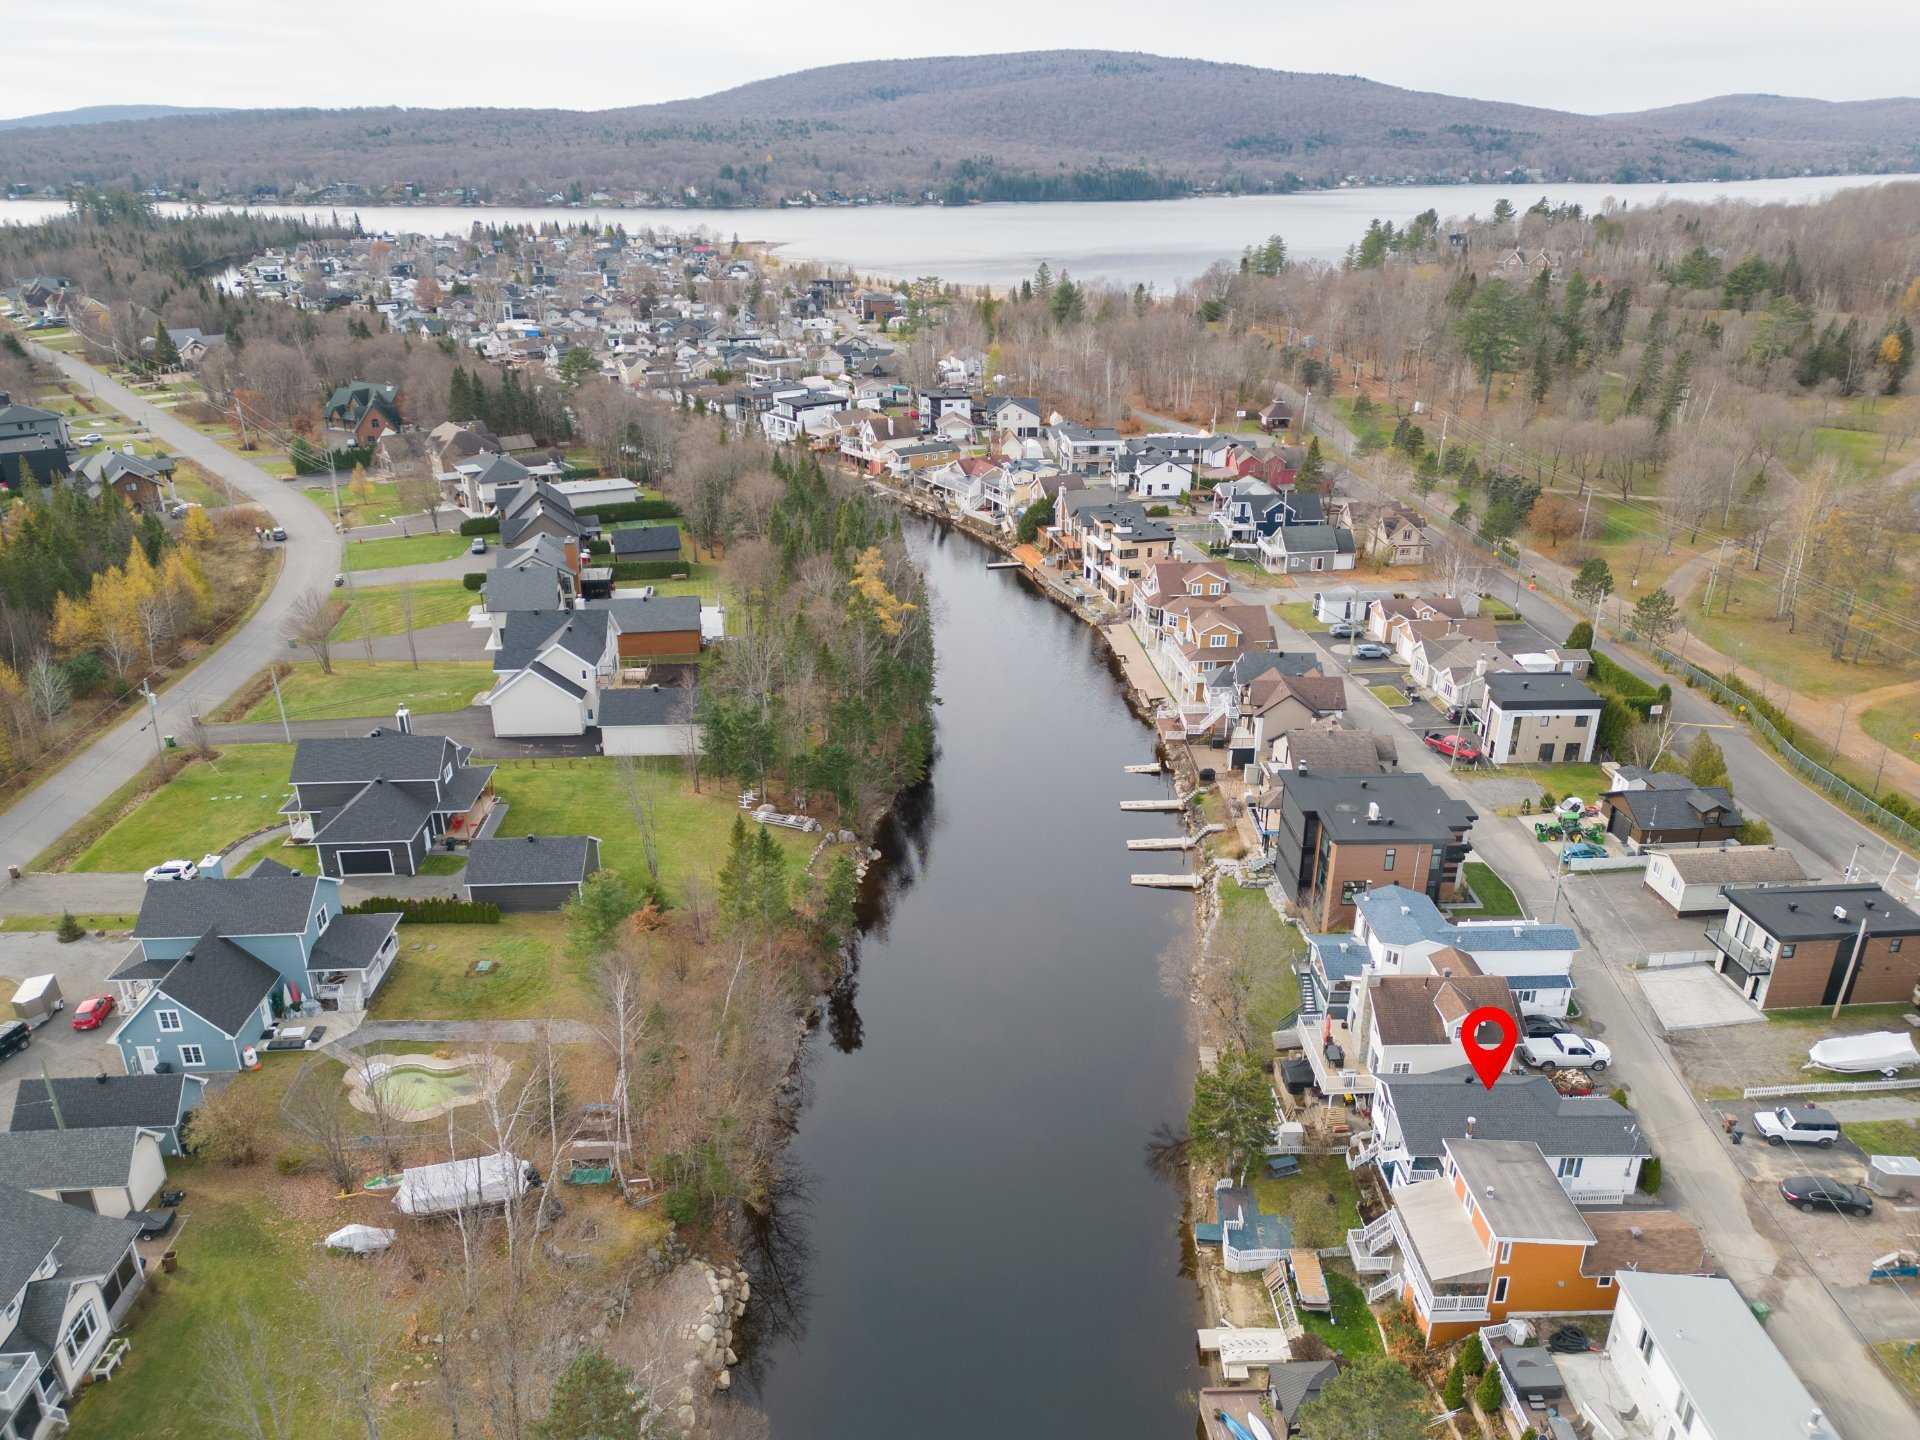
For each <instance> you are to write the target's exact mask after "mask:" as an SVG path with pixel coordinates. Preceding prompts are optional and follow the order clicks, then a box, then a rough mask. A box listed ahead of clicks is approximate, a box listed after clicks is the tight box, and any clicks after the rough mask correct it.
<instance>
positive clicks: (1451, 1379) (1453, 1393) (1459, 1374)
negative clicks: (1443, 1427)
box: [1440, 1360, 1467, 1410]
mask: <svg viewBox="0 0 1920 1440" xmlns="http://www.w3.org/2000/svg"><path fill="white" fill-rule="evenodd" d="M1440 1403H1441V1404H1443V1405H1445V1406H1446V1407H1447V1409H1449V1410H1458V1409H1459V1408H1460V1407H1461V1406H1463V1405H1465V1404H1466V1403H1467V1377H1466V1375H1465V1373H1464V1372H1463V1371H1462V1370H1461V1368H1460V1362H1459V1361H1458V1360H1455V1361H1454V1362H1453V1368H1452V1369H1451V1370H1449V1371H1447V1378H1446V1380H1445V1381H1443V1382H1442V1383H1441V1386H1440Z"/></svg>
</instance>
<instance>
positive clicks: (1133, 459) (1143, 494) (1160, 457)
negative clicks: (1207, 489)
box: [1113, 441, 1193, 500]
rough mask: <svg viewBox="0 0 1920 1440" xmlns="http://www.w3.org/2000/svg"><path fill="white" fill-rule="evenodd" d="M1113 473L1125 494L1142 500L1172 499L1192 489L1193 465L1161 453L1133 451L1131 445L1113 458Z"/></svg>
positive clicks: (1188, 461) (1156, 451)
mask: <svg viewBox="0 0 1920 1440" xmlns="http://www.w3.org/2000/svg"><path fill="white" fill-rule="evenodd" d="M1113 473H1114V475H1115V477H1116V478H1118V479H1119V481H1120V483H1121V484H1123V485H1124V486H1125V487H1126V489H1127V493H1128V494H1130V495H1134V496H1137V497H1139V498H1140V499H1143V500H1172V499H1177V498H1178V497H1179V496H1182V495H1185V494H1186V493H1187V492H1188V491H1189V490H1191V489H1192V488H1193V462H1192V461H1191V460H1184V459H1181V458H1180V457H1179V456H1176V455H1171V454H1168V453H1167V452H1165V451H1162V450H1146V449H1135V448H1134V445H1133V442H1131V441H1130V442H1128V444H1127V445H1125V446H1124V447H1122V449H1121V451H1120V453H1119V454H1118V455H1117V456H1115V457H1114V462H1113Z"/></svg>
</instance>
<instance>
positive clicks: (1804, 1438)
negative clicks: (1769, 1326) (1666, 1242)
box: [1515, 1269, 1839, 1440]
mask: <svg viewBox="0 0 1920 1440" xmlns="http://www.w3.org/2000/svg"><path fill="white" fill-rule="evenodd" d="M1617 1284H1618V1289H1619V1298H1618V1299H1617V1300H1615V1302H1614V1307H1613V1325H1612V1328H1611V1329H1609V1330H1608V1332H1607V1343H1606V1346H1605V1348H1604V1349H1601V1350H1597V1351H1587V1352H1586V1353H1584V1354H1580V1355H1557V1356H1554V1357H1553V1359H1554V1368H1555V1370H1556V1371H1557V1373H1558V1376H1559V1378H1560V1381H1561V1385H1562V1388H1563V1390H1564V1392H1565V1401H1564V1403H1563V1404H1562V1405H1561V1406H1560V1407H1559V1413H1560V1414H1561V1415H1563V1416H1570V1417H1571V1418H1573V1419H1577V1420H1579V1421H1581V1422H1584V1424H1585V1426H1586V1427H1587V1429H1588V1430H1589V1431H1590V1432H1591V1433H1592V1434H1594V1435H1607V1436H1609V1437H1612V1440H1839V1431H1838V1430H1836V1429H1835V1428H1834V1426H1833V1423H1832V1422H1831V1421H1830V1420H1829V1419H1828V1418H1827V1416H1826V1414H1825V1413H1824V1412H1823V1411H1822V1410H1821V1408H1820V1406H1819V1405H1818V1404H1817V1403H1816V1402H1815V1400H1814V1398H1813V1396H1812V1395H1811V1394H1809V1393H1808V1391H1807V1387H1806V1386H1805V1385H1803V1384H1801V1383H1800V1380H1799V1378H1798V1377H1797V1376H1795V1375H1794V1373H1793V1367H1792V1366H1790V1365H1788V1364H1787V1362H1786V1360H1785V1358H1784V1357H1783V1356H1782V1355H1781V1354H1780V1352H1779V1350H1778V1349H1776V1348H1775V1346H1774V1344H1773V1342H1772V1341H1771V1340H1769V1339H1768V1338H1767V1332H1766V1330H1765V1329H1764V1328H1762V1326H1761V1324H1760V1322H1759V1321H1758V1320H1757V1319H1755V1318H1754V1313H1753V1307H1752V1306H1751V1305H1749V1304H1748V1303H1747V1301H1746V1299H1745V1298H1744V1297H1742V1295H1741V1294H1740V1292H1739V1291H1738V1290H1736V1289H1734V1287H1733V1282H1732V1281H1730V1280H1726V1279H1724V1278H1722V1277H1720V1276H1717V1275H1676V1274H1665V1273H1661V1272H1660V1271H1657V1270H1651V1269H1648V1270H1637V1271H1631V1270H1623V1271H1621V1272H1620V1273H1619V1275H1618V1277H1617ZM1515 1398H1516V1399H1518V1400H1521V1401H1522V1402H1523V1403H1524V1396H1522V1395H1520V1394H1516V1395H1515ZM1541 1433H1542V1434H1547V1433H1551V1432H1549V1431H1547V1430H1542V1432H1541Z"/></svg>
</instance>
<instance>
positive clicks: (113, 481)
mask: <svg viewBox="0 0 1920 1440" xmlns="http://www.w3.org/2000/svg"><path fill="white" fill-rule="evenodd" d="M174 465H175V462H174V459H173V457H172V456H171V455H135V454H134V453H133V446H132V445H131V444H129V445H128V446H127V448H126V449H124V450H97V451H95V452H94V453H93V454H91V455H89V456H88V457H87V458H86V459H84V460H82V461H81V462H80V467H79V469H78V470H77V471H76V472H75V480H76V483H78V484H79V485H80V486H81V487H82V488H83V489H84V490H85V491H86V493H87V495H88V496H90V497H94V498H97V497H98V496H99V495H100V493H101V492H102V491H103V490H111V491H113V493H114V494H116V495H118V496H119V497H120V498H121V500H122V501H124V502H125V503H126V506H127V508H128V509H129V510H131V511H133V513H134V514H136V515H144V514H148V513H150V512H155V511H158V510H160V509H161V508H162V507H163V506H165V505H166V504H167V503H168V502H169V501H171V500H172V499H173V472H174Z"/></svg>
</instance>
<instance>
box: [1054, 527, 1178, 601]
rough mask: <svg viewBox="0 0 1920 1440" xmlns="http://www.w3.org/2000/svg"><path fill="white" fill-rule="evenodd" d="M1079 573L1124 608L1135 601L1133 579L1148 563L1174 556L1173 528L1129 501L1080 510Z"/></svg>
mask: <svg viewBox="0 0 1920 1440" xmlns="http://www.w3.org/2000/svg"><path fill="white" fill-rule="evenodd" d="M1075 519H1076V521H1077V522H1078V524H1079V540H1080V574H1081V578H1083V579H1085V580H1086V581H1087V582H1088V583H1089V584H1091V585H1093V586H1094V588H1095V589H1097V590H1099V592H1100V593H1101V594H1102V595H1104V596H1105V597H1106V598H1107V600H1108V601H1109V602H1110V603H1111V604H1113V605H1116V606H1119V607H1120V608H1121V609H1123V610H1125V609H1129V608H1131V606H1132V604H1133V582H1134V581H1136V580H1138V579H1139V578H1140V576H1141V574H1142V573H1143V572H1144V571H1145V570H1146V568H1147V566H1149V565H1151V564H1153V563H1154V562H1155V561H1159V560H1166V559H1169V558H1171V556H1172V555H1173V527H1172V526H1171V525H1169V524H1167V522H1166V521H1164V520H1150V519H1148V518H1147V512H1146V509H1145V508H1144V507H1143V506H1140V505H1137V504H1134V503H1132V502H1129V501H1122V502H1120V503H1119V504H1115V505H1096V506H1093V507H1091V508H1088V509H1084V510H1079V511H1078V512H1077V513H1076V515H1075Z"/></svg>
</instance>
